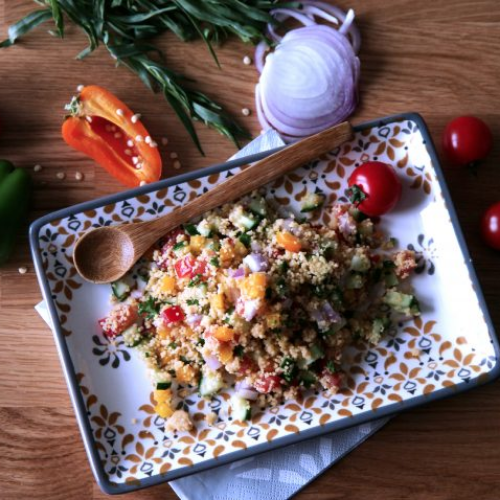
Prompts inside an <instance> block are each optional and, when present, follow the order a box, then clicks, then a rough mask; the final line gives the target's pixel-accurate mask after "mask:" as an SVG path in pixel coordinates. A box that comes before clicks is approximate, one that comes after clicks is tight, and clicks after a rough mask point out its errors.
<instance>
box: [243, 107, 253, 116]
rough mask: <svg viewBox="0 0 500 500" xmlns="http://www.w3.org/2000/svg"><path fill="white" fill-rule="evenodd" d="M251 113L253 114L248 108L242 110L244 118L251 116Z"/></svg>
mask: <svg viewBox="0 0 500 500" xmlns="http://www.w3.org/2000/svg"><path fill="white" fill-rule="evenodd" d="M250 113H251V111H250V110H249V109H248V108H243V109H242V110H241V114H242V115H243V116H250Z"/></svg>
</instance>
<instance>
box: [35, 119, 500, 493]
mask: <svg viewBox="0 0 500 500" xmlns="http://www.w3.org/2000/svg"><path fill="white" fill-rule="evenodd" d="M355 131H356V133H355V138H354V139H353V140H352V141H351V142H349V143H346V144H344V145H343V146H341V147H340V148H337V149H336V150H334V151H332V152H331V153H329V154H327V155H324V156H323V157H322V158H319V159H317V160H315V161H313V162H311V163H310V164H308V165H306V166H304V167H302V168H299V169H297V170H295V171H294V172H292V173H290V174H288V175H287V176H285V177H284V178H282V179H280V180H278V181H276V182H275V183H273V184H272V185H270V186H267V196H268V198H269V199H271V200H273V203H276V204H278V206H279V209H280V210H282V211H283V212H284V213H289V212H295V213H297V211H298V210H299V206H300V200H301V198H302V197H303V196H304V195H305V194H306V193H307V192H311V191H321V192H323V193H324V194H325V195H326V196H327V203H326V207H325V209H324V210H322V211H321V212H320V213H318V214H315V215H313V218H314V219H315V220H316V221H317V222H319V223H328V220H329V214H328V207H329V206H331V205H332V204H333V203H336V202H342V201H346V194H345V189H346V186H347V179H348V177H349V175H350V173H351V172H352V170H353V169H355V168H356V167H357V166H358V165H359V164H361V163H362V162H364V161H367V160H377V159H378V160H381V161H386V162H388V163H390V164H392V165H394V167H395V168H396V170H397V171H398V175H399V176H400V178H401V180H402V183H403V197H402V200H401V202H400V204H399V205H398V207H397V209H396V210H395V211H394V212H392V213H390V214H388V215H386V216H384V217H383V220H382V222H381V223H380V224H381V228H382V229H383V230H385V231H386V232H387V233H389V234H390V235H391V236H394V237H396V238H397V240H398V242H399V247H400V248H409V249H413V250H415V251H416V252H417V253H418V267H417V269H416V274H415V276H414V277H413V279H412V284H413V285H414V288H415V291H416V295H417V296H418V297H419V299H420V302H421V305H422V316H421V317H419V318H417V319H415V320H413V321H411V322H409V323H405V324H400V325H398V326H397V327H395V328H394V329H393V331H391V332H390V334H389V335H387V336H386V337H385V338H384V339H383V340H382V342H381V343H380V344H379V345H378V346H376V347H373V346H367V345H356V346H353V347H350V348H349V349H348V351H347V352H346V355H345V360H344V366H345V371H346V373H347V375H348V383H347V386H346V387H345V388H344V389H343V390H342V391H341V392H340V393H338V394H335V395H332V394H330V393H329V392H328V391H323V392H317V391H316V392H307V393H305V394H304V396H303V397H302V398H301V399H300V400H297V401H287V402H285V403H284V404H283V405H281V406H278V407H273V408H263V409H261V408H254V411H253V416H252V420H251V421H248V422H244V423H240V422H234V421H232V420H231V418H230V416H229V414H228V408H227V399H228V398H229V395H228V393H226V392H222V393H221V394H220V395H218V396H216V397H214V398H212V400H211V401H207V400H204V399H203V398H200V397H199V396H198V395H197V393H196V390H195V389H194V388H189V387H186V388H184V392H185V397H184V399H183V400H182V401H181V402H180V403H179V404H180V405H181V406H183V407H184V408H185V409H187V410H188V411H189V413H190V414H191V415H194V420H195V428H194V429H193V430H192V431H190V432H184V433H178V434H168V433H166V432H165V428H164V421H163V420H162V419H161V418H160V417H158V416H156V415H155V413H154V411H153V400H152V391H151V389H152V387H151V383H150V381H149V379H148V377H147V373H146V369H145V366H144V365H143V363H142V361H141V360H140V359H139V357H138V354H137V353H135V352H134V351H133V349H128V348H127V347H125V345H124V343H123V341H122V340H121V339H120V338H117V339H115V340H110V339H107V338H105V337H104V336H103V335H102V334H101V333H100V330H99V327H98V324H97V320H98V319H99V318H101V317H103V316H104V315H105V314H106V312H107V311H108V310H109V307H110V305H109V301H108V298H109V292H110V289H109V286H107V285H92V284H89V283H87V282H84V281H83V280H82V279H81V278H80V277H79V276H78V274H77V273H76V270H75V268H74V266H73V262H72V258H71V255H72V248H73V245H74V243H75V241H76V239H77V237H78V235H79V234H81V233H83V232H84V231H86V230H88V229H89V228H92V227H99V226H103V225H110V224H119V223H124V222H132V221H134V222H135V221H143V220H150V219H153V218H155V217H158V216H159V215H164V214H166V213H168V212H169V211H170V210H172V209H173V208H174V207H176V206H179V205H182V204H184V203H186V202H188V201H190V200H191V199H194V198H195V197H196V196H199V195H200V194H202V193H203V192H205V191H206V190H209V189H210V188H211V187H213V186H215V185H216V184H218V183H220V182H223V181H224V180H225V179H226V178H227V177H228V176H230V175H232V174H234V173H236V172H237V171H238V169H239V168H240V167H241V166H242V165H245V164H247V163H251V162H254V161H256V160H259V159H261V158H263V157H265V156H267V155H268V154H270V153H269V152H267V153H262V154H258V155H253V156H250V157H246V158H244V159H240V160H235V161H230V162H227V163H224V164H221V165H216V166H213V167H210V168H207V169H203V170H199V171H196V172H191V173H188V174H185V175H181V176H178V177H175V178H171V179H166V180H164V181H160V182H158V183H155V184H152V185H149V186H144V187H141V188H138V189H133V190H130V191H126V192H123V193H120V194H117V195H113V196H109V197H106V198H101V199H97V200H94V201H91V202H87V203H83V204H80V205H76V206H73V207H69V208H67V209H64V210H60V211H58V212H54V213H52V214H49V215H46V216H44V217H42V218H40V219H38V220H37V221H35V222H34V223H33V224H32V226H31V228H30V244H31V249H32V255H33V259H34V262H35V267H36V272H37V276H38V280H39V283H40V286H41V289H42V293H43V297H44V299H45V301H46V302H47V306H48V309H49V313H50V318H51V322H52V324H53V330H54V337H55V341H56V344H57V348H58V351H59V355H60V358H61V363H62V366H63V370H64V373H65V377H66V381H67V384H68V388H69V392H70V395H71V399H72V402H73V405H74V407H75V411H76V415H77V419H78V423H79V426H80V430H81V433H82V436H83V441H84V444H85V447H86V451H87V453H88V456H89V459H90V463H91V466H92V470H93V473H94V475H95V477H96V479H97V482H98V483H99V485H100V487H101V488H102V490H103V491H105V492H106V493H109V494H116V493H125V492H128V491H133V490H136V489H139V488H144V487H147V486H151V485H154V484H158V483H160V482H164V481H170V480H172V479H176V478H179V477H183V476H186V475H189V474H193V473H196V472H199V471H202V470H205V469H208V468H211V467H214V466H218V465H222V464H226V463H229V462H232V461H235V460H239V459H243V458H247V457H250V456H253V455H255V454H258V453H262V452H265V451H269V450H272V449H275V448H278V447H282V446H286V445H289V444H292V443H296V442H298V441H300V440H303V439H308V438H311V437H315V436H319V435H322V434H325V433H329V432H332V431H335V430H340V429H344V428H347V427H350V426H353V425H357V424H361V423H365V422H368V421H370V420H373V419H376V418H379V417H382V416H387V415H390V414H394V413H396V412H399V411H402V410H405V409H408V408H412V407H415V406H418V405H422V404H424V403H426V402H428V401H432V400H436V399H439V398H443V397H446V396H449V395H452V394H456V393H458V392H461V391H464V390H467V389H470V388H473V387H475V386H477V385H479V384H481V383H485V382H487V381H490V380H493V379H494V378H496V377H497V376H498V375H499V374H500V368H499V364H498V355H499V346H498V341H497V338H496V336H495V333H494V329H493V325H492V323H491V319H490V316H489V314H488V311H487V307H486V304H485V301H484V298H483V295H482V293H481V289H480V285H479V282H478V280H477V277H476V274H475V271H474V269H473V265H472V261H471V258H470V256H469V253H468V250H467V247H466V244H465V241H464V238H463V235H462V232H461V229H460V226H459V223H458V220H457V216H456V213H455V210H454V208H453V204H452V202H451V199H450V195H449V192H448V189H447V187H446V184H445V181H444V177H443V174H442V171H441V168H440V166H439V162H438V159H437V156H436V153H435V150H434V146H433V144H432V140H431V138H430V135H429V133H428V130H427V128H426V126H425V123H424V121H423V119H422V118H421V117H420V116H419V115H418V114H415V113H408V114H402V115H396V116H390V117H387V118H383V119H379V120H375V121H372V122H369V123H365V124H362V125H359V126H356V127H355ZM207 412H215V413H216V414H217V415H218V419H217V422H216V423H215V425H213V426H209V425H208V424H207V423H206V422H205V420H204V415H205V414H206V413H207Z"/></svg>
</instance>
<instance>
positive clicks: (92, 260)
mask: <svg viewBox="0 0 500 500" xmlns="http://www.w3.org/2000/svg"><path fill="white" fill-rule="evenodd" d="M136 260H137V259H136V257H135V247H134V242H133V240H132V238H131V237H130V235H129V234H128V233H127V232H126V231H122V230H121V229H120V226H116V227H113V226H110V227H98V228H96V229H92V230H91V231H89V232H88V233H85V237H82V238H80V239H79V240H78V241H77V242H76V245H75V248H74V250H73V261H74V263H75V267H76V270H77V271H78V273H79V274H80V276H81V277H82V278H84V279H86V280H87V281H90V282H91V283H110V282H112V281H116V280H118V279H120V278H121V277H122V276H123V274H124V272H123V270H124V269H126V270H128V269H130V268H131V267H132V266H133V265H134V263H135V262H136Z"/></svg>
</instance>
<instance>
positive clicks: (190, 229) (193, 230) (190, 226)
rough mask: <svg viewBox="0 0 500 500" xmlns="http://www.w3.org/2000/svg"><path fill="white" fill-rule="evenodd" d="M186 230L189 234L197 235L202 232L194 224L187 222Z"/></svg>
mask: <svg viewBox="0 0 500 500" xmlns="http://www.w3.org/2000/svg"><path fill="white" fill-rule="evenodd" d="M184 231H186V233H187V234H189V236H197V235H198V234H200V232H199V231H198V228H197V227H196V226H195V225H194V224H185V226H184Z"/></svg>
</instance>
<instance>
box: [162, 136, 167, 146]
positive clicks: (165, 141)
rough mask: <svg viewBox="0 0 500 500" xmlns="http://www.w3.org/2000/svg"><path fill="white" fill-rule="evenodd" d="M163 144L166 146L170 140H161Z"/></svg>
mask: <svg viewBox="0 0 500 500" xmlns="http://www.w3.org/2000/svg"><path fill="white" fill-rule="evenodd" d="M161 143H162V144H163V145H164V146H166V145H167V144H168V139H167V138H166V137H162V138H161Z"/></svg>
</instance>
